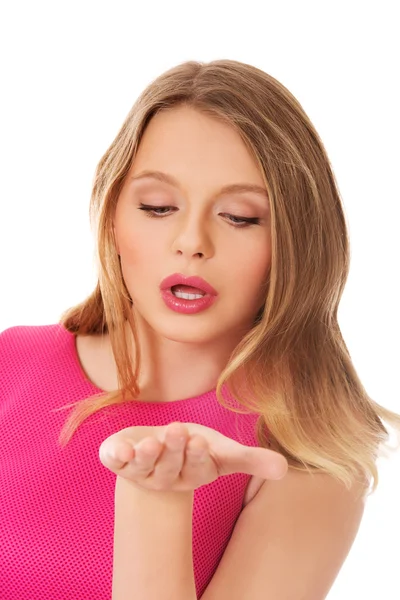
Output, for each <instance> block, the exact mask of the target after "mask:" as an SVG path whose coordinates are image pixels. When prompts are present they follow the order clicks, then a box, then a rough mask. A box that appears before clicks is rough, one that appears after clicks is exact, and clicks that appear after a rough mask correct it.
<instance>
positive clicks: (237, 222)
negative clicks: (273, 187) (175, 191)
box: [138, 203, 260, 228]
mask: <svg viewBox="0 0 400 600" xmlns="http://www.w3.org/2000/svg"><path fill="white" fill-rule="evenodd" d="M173 208H175V207H174V206H151V205H150V204H142V203H140V206H139V209H138V210H143V211H144V212H145V214H146V216H148V217H151V218H156V219H159V218H162V217H166V216H169V214H170V213H169V212H168V211H169V210H170V209H173ZM220 214H221V215H222V216H225V217H227V219H228V220H229V221H230V223H231V224H232V225H233V226H234V227H239V228H240V227H248V226H249V225H259V224H260V219H259V218H258V217H238V216H237V215H230V214H228V213H220Z"/></svg>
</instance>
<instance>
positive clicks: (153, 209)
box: [139, 204, 173, 217]
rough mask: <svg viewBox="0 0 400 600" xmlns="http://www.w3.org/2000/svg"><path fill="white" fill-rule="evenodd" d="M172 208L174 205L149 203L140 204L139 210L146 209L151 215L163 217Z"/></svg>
mask: <svg viewBox="0 0 400 600" xmlns="http://www.w3.org/2000/svg"><path fill="white" fill-rule="evenodd" d="M170 208H173V206H150V205H149V204H140V207H139V210H144V211H145V213H146V214H147V215H148V216H149V217H156V215H158V216H161V217H162V216H164V215H165V214H166V213H167V212H168V210H169V209H170ZM158 211H160V212H158Z"/></svg>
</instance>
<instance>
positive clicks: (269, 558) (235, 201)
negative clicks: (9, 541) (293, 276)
mask: <svg viewBox="0 0 400 600" xmlns="http://www.w3.org/2000/svg"><path fill="white" fill-rule="evenodd" d="M144 171H158V172H159V173H160V172H161V173H163V174H164V175H165V174H167V175H169V176H172V177H173V178H174V181H173V182H171V180H170V181H169V182H168V183H167V182H166V181H160V180H159V179H156V178H150V177H146V178H143V179H138V177H139V176H140V175H141V174H143V172H144ZM133 178H134V179H133ZM244 183H245V184H252V185H256V186H259V188H260V192H259V193H255V192H254V191H251V192H249V191H247V192H242V193H239V192H237V190H236V191H235V192H233V191H232V189H231V190H230V192H229V193H223V192H222V188H223V187H224V186H226V185H231V184H244ZM263 188H264V190H265V184H264V180H263V177H262V174H261V172H260V170H259V167H258V164H257V163H256V161H255V160H254V158H253V157H252V156H251V154H250V153H249V151H248V149H247V147H246V146H245V144H244V142H243V140H242V139H241V138H240V136H239V135H238V133H237V132H236V131H234V130H233V129H232V128H231V127H229V126H228V125H226V124H223V123H221V122H219V121H217V120H215V119H212V118H210V117H208V116H205V115H203V114H201V113H198V112H196V111H194V110H193V109H190V108H182V107H181V108H177V109H174V110H173V111H170V112H165V113H161V114H158V115H157V116H156V117H155V118H154V119H153V120H152V121H150V124H149V125H148V128H147V129H146V131H145V133H144V136H143V138H142V140H141V143H140V146H139V149H138V153H137V156H136V157H135V160H134V163H133V164H132V167H131V169H130V171H129V173H128V175H127V177H126V180H125V184H124V186H123V188H122V191H121V194H120V196H119V199H118V203H117V208H116V213H115V219H114V236H115V242H116V249H117V252H118V253H119V255H120V259H121V268H122V273H123V277H124V280H125V283H126V286H127V288H128V290H129V293H130V295H131V298H132V300H133V310H134V311H135V316H136V317H137V326H138V338H139V343H140V346H141V350H142V366H141V371H140V374H139V381H138V383H139V387H140V390H141V391H140V395H139V397H138V401H141V400H142V401H152V402H173V401H174V400H180V399H185V398H191V397H194V396H197V395H200V394H203V393H205V392H207V391H210V390H212V389H214V388H215V386H216V383H217V380H218V376H219V374H220V373H221V371H222V370H223V368H224V367H225V365H226V363H227V361H228V360H229V356H230V354H231V352H232V351H233V349H234V348H235V346H236V345H237V343H238V342H239V341H240V339H241V338H242V337H243V336H244V335H245V334H246V333H247V332H248V331H249V329H250V328H251V327H252V324H253V321H254V317H255V316H256V314H257V312H258V310H259V308H260V307H261V306H262V305H263V301H264V298H265V291H261V284H262V282H264V281H265V278H266V277H267V275H268V272H269V269H270V265H271V231H270V213H269V205H268V198H267V197H266V195H265V193H263V192H262V189H263ZM141 203H142V204H143V205H152V206H153V207H159V208H160V210H158V211H157V210H154V211H153V212H154V216H153V217H149V214H148V213H146V212H145V211H144V210H141ZM162 207H163V208H162ZM157 212H158V214H156V213H157ZM161 213H162V214H161ZM240 217H243V218H247V219H248V218H250V219H258V221H257V224H252V225H250V226H244V227H243V228H239V227H238V219H239V221H240ZM172 273H183V274H185V275H198V276H200V277H202V278H203V279H205V280H206V281H208V282H209V283H210V284H211V285H212V286H213V287H214V288H215V289H216V290H217V291H218V299H217V301H216V302H215V303H214V305H213V306H212V307H210V308H209V309H207V310H205V311H204V312H202V313H199V314H196V315H183V314H179V313H175V312H173V311H171V310H170V309H169V308H167V307H166V306H165V305H164V303H163V301H162V299H161V297H160V293H159V288H158V286H159V283H160V281H161V280H162V279H163V278H164V277H166V276H168V275H170V274H172ZM77 351H78V354H79V356H80V360H81V363H82V366H83V368H84V370H85V371H86V373H87V375H88V376H89V378H90V379H91V380H92V381H93V382H94V383H95V384H96V385H97V386H98V387H100V388H101V389H103V390H105V391H107V390H110V391H111V390H114V389H116V388H117V374H116V365H115V361H114V358H113V355H112V351H111V346H110V343H109V339H108V337H107V336H103V337H102V338H94V337H90V336H89V337H88V338H85V337H82V336H78V338H77ZM181 437H182V438H183V439H182V440H179V438H181ZM196 448H197V449H203V450H204V451H205V454H204V457H203V460H201V459H199V458H198V457H197V458H196V457H195V456H194V454H195V453H194V454H193V452H192V453H191V452H189V450H190V449H192V450H193V449H196ZM100 460H101V461H102V463H103V464H104V466H105V467H107V468H108V469H110V470H111V471H112V472H113V473H115V474H116V475H117V477H116V488H115V535H114V571H113V594H112V598H113V600H130V598H132V600H133V599H135V600H137V598H140V599H141V600H156V599H157V600H160V598H174V600H195V599H196V591H195V585H194V573H193V565H192V537H191V536H192V508H193V500H194V490H195V489H197V488H198V487H200V486H203V485H207V483H209V482H212V481H214V480H215V479H216V478H217V477H220V476H224V475H225V474H227V473H234V472H240V473H247V474H249V475H251V483H250V486H249V489H250V488H251V486H252V484H253V483H255V484H256V485H254V486H253V488H251V489H252V492H251V494H250V495H249V496H248V497H247V498H246V499H245V501H244V504H243V506H244V507H243V510H242V512H241V515H240V517H239V519H238V522H237V523H236V525H235V529H234V532H233V534H232V539H231V540H230V542H229V544H228V547H227V549H226V551H225V553H224V555H223V557H222V560H221V562H220V564H219V566H218V568H217V570H216V573H215V574H214V575H213V577H212V580H211V582H210V584H209V586H208V587H207V589H206V590H205V593H204V594H203V596H202V600H243V598H247V597H249V598H250V597H251V599H252V600H261V599H262V600H265V599H266V598H268V600H269V599H272V598H273V599H274V600H287V598H296V597H302V598H307V600H323V598H325V597H326V594H327V593H328V591H329V589H330V587H331V586H332V583H333V581H334V580H335V577H336V575H337V573H338V571H339V569H340V567H341V565H342V563H343V562H344V560H345V558H346V556H347V553H348V551H349V549H350V547H351V545H352V542H353V540H354V538H355V535H356V533H357V529H358V526H359V523H360V520H361V517H362V513H363V509H364V501H363V497H362V496H363V493H364V490H365V484H364V483H360V484H357V485H354V486H353V487H352V488H351V490H346V489H345V488H344V486H343V485H342V483H341V482H338V481H337V480H335V479H334V478H332V477H331V476H329V475H327V474H318V476H314V477H310V475H309V474H308V473H306V472H298V471H294V470H293V469H291V468H289V469H288V467H287V463H286V461H285V459H284V458H283V457H282V456H281V455H279V454H277V453H275V452H272V451H269V450H267V449H265V448H248V447H246V446H242V445H241V444H238V443H237V442H235V441H234V440H230V439H229V438H226V437H225V436H223V435H222V434H220V433H219V432H217V431H215V430H214V429H211V428H209V427H204V426H201V425H199V424H196V423H171V424H168V425H166V426H164V427H128V428H125V429H123V430H122V431H119V432H116V433H114V434H113V435H112V436H110V437H109V438H107V439H106V440H104V441H103V443H102V444H101V447H100ZM327 542H329V543H327ZM288 572H290V573H291V577H288V576H287V574H288ZM155 573H156V575H155Z"/></svg>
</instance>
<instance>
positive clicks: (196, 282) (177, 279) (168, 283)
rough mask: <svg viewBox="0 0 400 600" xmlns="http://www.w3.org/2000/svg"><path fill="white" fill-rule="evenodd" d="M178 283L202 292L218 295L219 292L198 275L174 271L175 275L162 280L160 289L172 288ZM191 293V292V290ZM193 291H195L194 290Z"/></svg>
mask: <svg viewBox="0 0 400 600" xmlns="http://www.w3.org/2000/svg"><path fill="white" fill-rule="evenodd" d="M176 285H183V286H188V287H190V288H194V289H196V290H199V292H200V293H203V292H204V293H205V294H208V295H210V296H217V295H218V292H217V291H216V290H215V289H214V288H213V287H212V285H210V284H209V283H208V282H207V281H205V280H204V279H202V278H201V277H198V276H190V277H189V276H186V275H182V274H181V273H174V274H173V275H169V276H168V277H166V278H165V279H163V280H162V282H161V284H160V289H161V290H162V291H163V290H170V289H171V288H172V287H174V286H176ZM189 293H190V292H189ZM191 293H194V291H193V290H192V292H191Z"/></svg>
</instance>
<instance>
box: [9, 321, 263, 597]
mask: <svg viewBox="0 0 400 600" xmlns="http://www.w3.org/2000/svg"><path fill="white" fill-rule="evenodd" d="M99 392H101V390H99V389H98V388H96V387H95V386H94V385H93V384H92V383H91V382H90V381H89V380H88V379H87V378H86V377H85V374H84V372H83V370H82V368H81V365H80V362H79V358H78V355H77V352H76V346H75V336H74V335H73V334H71V333H70V332H68V331H67V330H66V329H65V328H64V327H63V326H62V325H61V324H51V325H42V326H18V327H11V328H9V329H7V330H5V331H3V332H2V333H1V334H0V598H1V600H16V599H18V600H86V599H87V600H110V598H111V588H112V560H113V527H114V487H115V479H116V476H115V475H114V474H113V473H111V472H110V471H108V469H106V468H105V467H104V466H103V465H102V464H101V462H100V460H99V457H98V451H99V446H100V444H101V442H102V441H103V440H104V439H105V438H106V437H108V436H109V435H111V434H112V433H114V432H116V431H118V430H120V429H122V428H124V427H129V426H132V425H165V424H167V423H170V422H172V421H180V422H192V423H200V424H202V425H206V426H207V427H212V428H214V429H216V430H218V431H220V432H221V433H223V434H224V435H226V436H228V437H230V438H233V439H235V440H238V441H239V442H240V443H242V444H246V445H248V446H257V445H258V444H257V440H256V438H255V424H256V420H257V415H254V414H246V415H240V414H236V413H233V412H231V411H229V410H227V409H225V408H223V407H221V405H220V404H219V403H218V401H217V398H216V394H215V392H214V391H212V392H208V393H205V394H202V395H201V396H197V397H194V398H188V399H184V400H178V401H176V402H132V401H130V402H125V403H123V404H121V405H116V406H111V407H108V408H104V409H101V410H100V411H98V412H97V413H95V414H94V415H91V416H90V417H89V418H88V419H86V420H85V421H84V422H83V423H82V424H81V426H80V427H79V428H78V429H77V431H76V433H75V434H74V436H73V437H72V439H71V441H70V442H69V443H68V444H67V446H66V447H65V448H61V446H60V445H59V443H58V438H59V435H60V431H61V429H62V426H63V424H64V423H65V420H66V418H67V416H68V415H69V414H70V411H71V410H72V409H66V410H63V411H59V412H55V411H54V409H56V408H59V407H61V406H63V405H65V404H68V403H70V402H75V401H77V400H79V399H81V398H85V397H88V396H92V395H94V394H97V393H99ZM232 402H233V405H235V402H234V400H233V399H232ZM249 479H250V477H249V476H248V475H245V474H240V473H236V474H234V475H228V476H224V477H220V478H219V479H217V480H216V481H215V482H213V483H211V484H209V485H207V486H203V487H201V488H199V489H197V490H196V491H195V497H194V511H193V560H194V571H195V579H196V589H197V597H198V598H200V597H201V595H202V593H203V592H204V589H205V588H206V586H207V584H208V583H209V581H210V580H211V578H212V576H213V573H214V572H215V569H216V567H217V566H218V563H219V561H220V559H221V557H222V554H223V552H224V550H225V548H226V546H227V543H228V542H229V538H230V536H231V533H232V531H233V528H234V525H235V522H236V520H237V518H238V516H239V514H240V512H241V508H242V502H243V496H244V492H245V488H246V485H247V483H248V481H249Z"/></svg>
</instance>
